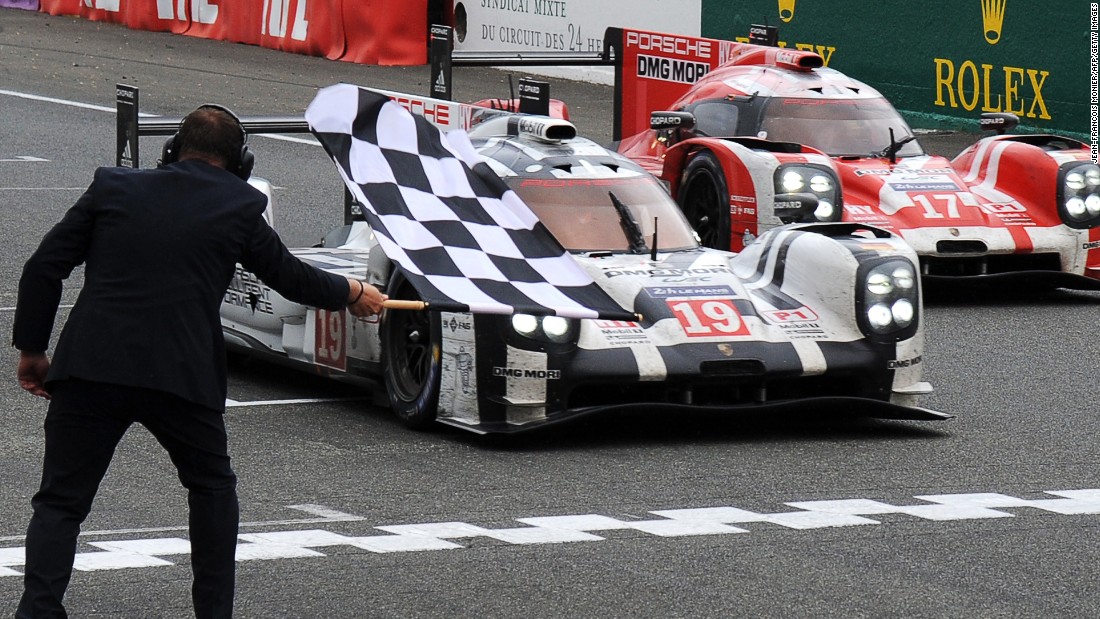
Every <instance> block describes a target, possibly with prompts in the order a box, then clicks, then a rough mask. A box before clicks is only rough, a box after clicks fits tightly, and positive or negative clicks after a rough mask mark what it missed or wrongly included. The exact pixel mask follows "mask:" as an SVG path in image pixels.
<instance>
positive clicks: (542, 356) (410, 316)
mask: <svg viewBox="0 0 1100 619" xmlns="http://www.w3.org/2000/svg"><path fill="white" fill-rule="evenodd" d="M385 94H387V95H388V96H391V98H392V99H393V100H395V101H397V102H398V103H400V104H402V105H403V106H405V107H407V108H409V109H411V110H414V111H419V110H424V109H431V110H434V112H435V113H434V114H433V117H434V118H436V119H437V120H440V119H445V123H444V126H446V127H448V128H454V127H455V126H456V125H459V126H461V127H463V128H465V129H467V130H468V134H469V137H470V140H471V142H472V144H473V146H474V147H475V148H476V149H477V152H479V153H480V154H481V156H483V157H484V158H485V159H486V161H487V162H488V164H489V166H490V167H491V169H492V170H493V171H494V172H495V173H496V175H497V176H498V177H499V178H500V179H503V180H504V181H505V183H506V184H507V185H508V187H509V188H511V190H514V191H515V193H516V194H517V195H518V196H519V197H520V198H522V200H523V202H524V203H525V204H526V205H527V206H528V207H529V208H530V209H531V211H532V212H533V213H534V214H535V215H536V216H537V217H538V219H539V221H540V222H541V223H542V224H543V225H545V226H546V228H547V229H548V230H549V231H550V232H551V233H552V234H553V236H554V238H556V239H557V240H558V241H559V242H560V243H561V245H563V246H564V247H565V248H566V249H568V250H569V252H570V254H571V255H572V257H573V259H575V260H576V262H577V263H578V264H579V265H580V266H581V267H582V268H583V269H584V271H585V272H587V273H588V274H589V275H590V276H591V277H592V279H593V280H595V281H596V282H597V283H598V284H599V286H600V287H601V288H602V289H603V290H604V291H606V292H607V294H608V295H609V296H610V297H611V298H612V299H614V300H615V301H616V302H618V303H619V304H620V305H621V306H622V307H623V308H625V309H627V310H629V311H630V312H632V313H633V315H634V316H635V317H636V320H601V319H573V318H565V317H561V316H554V315H532V314H523V313H516V314H513V315H504V314H485V313H466V312H450V311H434V310H431V308H430V307H429V308H428V309H427V310H409V309H389V308H388V309H386V310H384V312H383V314H382V315H381V316H380V317H372V318H367V319H356V318H354V317H352V316H351V315H350V314H348V313H347V312H344V311H340V312H330V311H326V310H321V309H317V308H312V307H306V306H302V305H299V304H296V303H292V302H290V301H288V300H286V299H284V298H283V297H281V296H280V295H279V294H278V293H276V292H275V291H273V290H271V289H270V288H268V287H267V286H266V285H265V284H264V283H263V282H262V281H259V280H258V279H256V278H255V277H254V276H253V275H251V274H250V273H248V272H247V271H245V270H243V269H238V271H237V273H236V276H235V278H234V280H233V282H232V284H231V286H230V288H229V290H228V291H227V293H226V297H225V300H224V302H223V304H222V307H221V319H222V325H223V330H224V334H225V338H226V342H227V344H228V346H229V347H230V348H231V349H232V350H236V351H239V352H242V353H245V354H248V355H252V356H257V357H262V358H266V359H270V360H275V361H279V362H284V363H287V362H289V363H291V364H294V365H297V366H299V367H301V368H304V369H308V370H310V371H312V372H316V373H321V374H323V375H326V376H328V377H331V378H334V379H337V380H343V381H348V382H353V383H357V384H363V385H366V386H368V387H371V388H373V389H375V390H376V391H379V392H381V391H383V390H384V393H385V394H386V400H387V401H388V403H389V405H390V406H391V408H392V409H393V411H394V412H395V413H396V414H397V415H398V416H399V417H400V418H401V420H402V421H404V422H405V423H406V424H407V425H409V426H410V427H413V428H427V427H431V426H433V425H436V424H439V423H442V424H448V425H451V426H455V427H458V428H462V429H464V430H470V431H473V432H477V433H512V432H518V431H525V430H530V429H533V428H539V427H543V426H546V425H548V424H552V423H556V422H559V421H563V420H568V419H575V418H577V417H580V416H584V415H588V414H594V413H600V412H607V411H613V410H650V411H652V410H665V411H668V412H669V413H671V414H675V413H682V412H688V411H698V410H716V411H728V412H731V413H732V412H736V411H743V410H770V409H783V408H797V409H800V410H805V409H807V408H808V407H811V408H812V407H816V408H812V410H820V411H821V412H822V413H823V414H828V413H830V412H833V413H857V414H863V415H867V416H872V417H882V418H892V419H917V420H940V419H945V418H949V417H950V415H946V414H944V413H939V412H936V411H932V410H928V409H926V408H920V407H918V406H917V405H916V404H917V399H918V398H919V397H920V396H922V395H926V394H928V393H929V392H930V391H931V386H930V385H929V383H927V382H925V381H923V380H922V370H923V367H924V365H923V359H924V345H923V324H922V316H921V311H922V302H921V286H920V282H919V278H918V277H917V261H916V255H915V254H914V253H913V252H912V250H911V249H910V248H909V247H908V246H907V245H906V244H905V243H904V242H903V241H902V240H901V239H900V238H898V237H897V236H896V235H893V234H891V233H890V232H888V231H885V230H882V229H878V228H874V227H872V226H864V225H858V224H851V223H802V224H792V225H789V226H782V227H777V228H775V229H774V230H771V231H770V232H768V233H766V234H763V235H762V236H761V238H760V239H759V240H758V242H756V243H754V244H753V245H752V246H750V247H749V248H747V249H746V250H745V251H743V252H741V253H740V254H736V255H735V254H732V253H730V252H727V251H721V250H714V249H708V248H703V247H700V246H699V243H698V241H697V237H696V235H695V233H694V231H693V230H692V229H691V228H690V226H688V225H687V222H686V220H685V219H684V217H683V215H682V214H681V212H680V211H679V209H678V208H677V206H676V204H675V203H674V201H673V200H672V199H671V198H670V196H669V195H668V194H667V192H666V191H665V190H664V187H663V186H662V185H661V184H660V183H659V182H658V181H657V180H656V179H655V178H654V177H653V176H652V175H651V174H649V173H648V172H646V171H645V170H644V169H642V168H641V167H640V166H638V165H636V164H634V163H632V162H631V161H630V160H628V159H627V158H625V157H623V156H622V155H620V154H618V153H615V152H614V151H611V150H608V149H606V148H604V147H602V146H599V145H597V144H596V143H595V142H592V141H590V140H587V139H584V138H581V137H577V136H576V130H575V127H574V126H573V125H572V124H571V123H569V122H568V121H565V120H562V119H555V118H549V117H537V116H528V115H517V114H511V113H502V112H500V111H499V110H495V111H491V113H487V111H486V108H477V107H476V106H470V105H465V104H457V103H451V102H447V101H440V100H434V99H427V98H423V97H414V96H411V95H400V94H397V93H385ZM142 122H143V123H147V122H148V123H151V122H152V121H144V120H143V121H142ZM242 122H243V123H244V125H245V127H246V128H249V129H250V130H252V131H259V130H261V128H263V127H265V126H266V127H267V128H268V129H274V130H278V129H286V128H287V127H288V126H289V125H288V124H286V123H283V124H282V125H280V126H279V127H278V128H275V126H274V125H273V124H272V123H270V122H269V123H266V124H265V123H263V122H256V123H255V124H254V123H253V121H252V120H250V119H248V118H244V119H242ZM161 124H162V125H164V126H166V127H170V126H171V122H170V121H166V122H161ZM252 182H253V183H254V184H256V185H258V186H260V187H261V188H263V187H264V186H265V185H267V182H266V181H264V180H262V179H253V181H252ZM269 195H270V192H269ZM273 209H274V205H270V206H269V210H272V211H273ZM790 215H791V217H796V216H797V214H796V213H792V214H790ZM292 251H293V252H294V254H295V255H297V256H298V257H299V258H301V259H303V260H305V261H307V262H310V263H311V264H314V265H316V266H317V267H319V268H322V269H325V270H329V271H333V272H338V273H340V274H343V275H349V276H354V277H359V278H361V279H364V280H366V281H369V282H370V283H372V284H374V285H376V286H378V287H380V288H381V289H383V290H384V291H385V292H386V293H387V294H388V295H389V296H390V299H391V301H414V302H415V301H417V300H419V299H420V298H421V295H420V294H419V293H418V291H417V290H416V288H415V287H414V286H413V285H412V284H411V280H410V278H408V277H407V276H406V275H405V273H404V272H403V269H402V268H401V267H400V266H399V265H398V264H397V263H396V262H395V261H391V260H390V259H389V257H387V256H386V255H385V252H384V250H382V246H381V244H380V243H379V242H378V235H377V234H375V232H374V231H373V230H372V229H371V227H370V226H369V225H368V223H367V222H366V221H365V220H363V219H362V217H352V218H350V221H349V222H348V223H347V224H345V225H343V226H340V227H338V228H336V229H334V230H333V231H331V232H330V233H328V234H327V235H325V236H324V238H323V240H322V241H321V242H320V243H318V245H317V246H315V247H304V248H295V249H293V250H292ZM380 386H381V389H379V387H380Z"/></svg>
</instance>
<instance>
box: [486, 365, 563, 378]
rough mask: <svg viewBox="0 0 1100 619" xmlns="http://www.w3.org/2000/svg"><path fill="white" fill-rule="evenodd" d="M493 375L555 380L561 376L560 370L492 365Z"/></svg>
mask: <svg viewBox="0 0 1100 619" xmlns="http://www.w3.org/2000/svg"><path fill="white" fill-rule="evenodd" d="M493 376H504V377H505V378H534V379H536V380H557V379H559V378H561V370H531V369H526V368H502V367H494V368H493Z"/></svg>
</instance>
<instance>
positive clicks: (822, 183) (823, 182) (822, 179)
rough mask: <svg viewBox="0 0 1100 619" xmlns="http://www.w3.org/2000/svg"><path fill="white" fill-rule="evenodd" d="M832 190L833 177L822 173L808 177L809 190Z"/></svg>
mask: <svg viewBox="0 0 1100 619" xmlns="http://www.w3.org/2000/svg"><path fill="white" fill-rule="evenodd" d="M832 190H833V179H831V178H829V177H828V176H825V175H824V174H815V175H813V176H811V177H810V191H812V192H814V193H828V192H830V191H832Z"/></svg>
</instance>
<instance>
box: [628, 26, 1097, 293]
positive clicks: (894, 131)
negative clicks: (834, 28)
mask: <svg viewBox="0 0 1100 619" xmlns="http://www.w3.org/2000/svg"><path fill="white" fill-rule="evenodd" d="M754 29H755V27H754ZM612 30H613V31H614V32H613V31H609V33H608V34H609V35H615V36H618V35H620V34H621V39H619V40H617V41H615V43H614V46H615V47H616V53H617V54H619V58H620V60H619V62H618V63H617V64H618V74H619V75H618V76H617V79H616V82H617V89H616V101H617V108H618V109H617V110H616V112H617V114H616V127H615V129H616V138H617V139H619V138H621V139H619V141H618V143H617V148H618V150H619V152H621V153H623V154H625V155H627V156H628V157H630V158H631V159H633V160H635V161H637V162H638V163H640V164H641V165H642V166H643V167H645V168H646V169H648V170H649V171H650V172H651V173H653V174H654V175H656V176H658V177H659V178H661V179H662V180H664V181H665V182H666V183H667V185H668V187H669V189H670V191H671V192H672V194H673V196H674V197H676V199H677V202H678V203H679V204H680V207H681V208H682V209H683V211H684V213H685V214H686V215H687V217H688V220H689V222H690V223H691V224H692V226H693V227H694V228H695V229H696V231H697V232H698V233H699V235H700V237H701V239H702V241H703V243H704V244H705V245H707V246H710V247H715V248H720V249H730V250H733V251H740V250H741V249H742V248H743V247H745V246H746V245H747V244H749V243H750V242H751V241H752V240H753V239H754V238H755V237H757V236H758V235H760V234H763V233H764V232H766V231H767V230H769V229H771V228H773V227H775V226H779V225H780V224H781V223H784V222H789V221H807V220H808V221H839V220H844V221H852V222H859V223H865V224H872V225H875V226H879V227H883V228H886V229H889V230H891V231H893V232H895V233H897V234H899V235H900V236H901V237H902V238H904V239H905V240H906V241H907V242H909V244H910V245H912V247H913V248H914V249H915V250H916V251H917V254H918V255H919V256H920V262H921V270H922V273H923V274H924V275H926V276H930V277H937V276H942V277H951V278H964V277H984V278H989V277H996V276H1014V277H1029V276H1038V277H1037V278H1035V279H1036V280H1037V281H1038V282H1039V283H1042V284H1045V285H1048V286H1063V287H1070V288H1085V289H1097V288H1100V167H1098V166H1097V165H1096V164H1095V163H1093V162H1092V161H1091V159H1090V151H1089V148H1088V147H1087V146H1086V145H1085V144H1083V143H1081V142H1079V141H1077V140H1073V139H1069V138H1065V137H1059V136H1055V135H1004V132H1005V131H1006V130H1009V129H1011V128H1012V127H1014V126H1015V124H1016V122H1017V120H1016V117H1015V115H1013V114H1011V113H990V114H983V116H982V126H983V128H986V129H993V130H997V131H998V135H994V136H991V137H987V138H984V139H981V140H979V141H978V142H977V143H975V144H973V145H972V146H970V147H969V148H967V149H966V150H964V151H963V152H962V153H961V154H959V155H958V156H957V157H955V158H954V159H953V160H948V159H946V158H943V157H938V156H933V155H929V154H927V153H926V152H925V151H924V150H923V149H922V148H921V146H920V144H919V143H918V141H917V140H916V136H915V135H914V134H913V131H912V130H911V129H910V128H909V126H908V125H907V124H906V122H905V120H904V119H903V118H902V117H901V115H899V114H898V112H897V111H896V110H895V109H894V107H893V106H892V105H891V104H890V102H889V101H887V100H886V99H885V98H884V97H883V96H882V95H881V94H880V93H879V92H877V91H876V90H875V89H873V88H871V87H870V86H868V85H867V84H864V83H862V82H859V81H857V80H855V79H852V78H851V77H848V76H846V75H844V74H843V73H840V72H839V71H836V70H833V69H829V68H827V67H824V66H823V65H824V62H823V59H822V57H821V56H819V55H818V54H815V53H813V52H812V51H805V50H792V49H782V48H778V47H772V46H768V45H760V44H754V43H737V42H732V41H720V40H716V39H704V38H694V37H684V36H679V35H666V34H658V33H651V32H641V31H632V30H622V31H618V30H617V29H612ZM1009 103H1010V102H1009ZM1006 107H1009V105H1007V104H1006Z"/></svg>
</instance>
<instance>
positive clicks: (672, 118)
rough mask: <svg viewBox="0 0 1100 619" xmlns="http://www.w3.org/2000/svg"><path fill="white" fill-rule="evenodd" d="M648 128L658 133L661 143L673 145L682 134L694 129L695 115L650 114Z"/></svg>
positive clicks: (687, 113) (681, 137)
mask: <svg viewBox="0 0 1100 619" xmlns="http://www.w3.org/2000/svg"><path fill="white" fill-rule="evenodd" d="M649 128H650V129H653V130H654V131H657V132H659V133H660V134H661V135H660V138H659V139H661V140H663V141H666V142H671V143H672V144H675V143H676V142H679V141H680V140H681V139H683V134H684V133H690V132H691V131H692V130H693V129H695V114H692V113H691V112H650V113H649Z"/></svg>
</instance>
